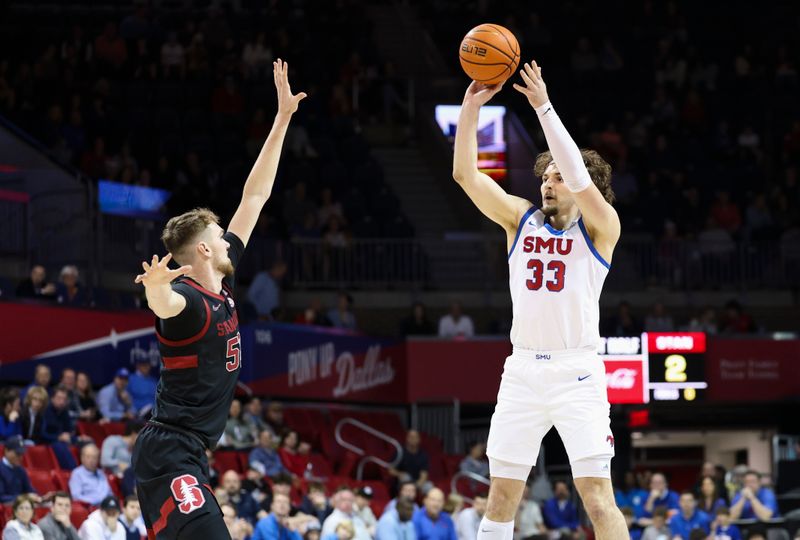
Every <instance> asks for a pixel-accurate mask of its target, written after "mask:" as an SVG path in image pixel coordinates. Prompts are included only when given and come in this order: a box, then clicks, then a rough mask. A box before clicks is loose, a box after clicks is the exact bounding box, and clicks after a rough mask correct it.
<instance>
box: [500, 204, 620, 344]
mask: <svg viewBox="0 0 800 540" xmlns="http://www.w3.org/2000/svg"><path fill="white" fill-rule="evenodd" d="M609 268H610V265H609V264H608V262H606V261H605V260H603V258H602V257H601V256H600V255H599V254H598V253H597V250H596V249H595V248H594V245H593V244H592V240H591V238H590V237H589V233H588V232H587V231H586V226H585V225H584V223H583V219H582V218H578V219H577V220H575V221H574V222H572V223H571V224H570V225H569V226H567V227H566V228H565V229H563V230H558V229H555V228H553V227H552V226H550V224H549V223H547V221H546V218H545V216H544V214H543V213H542V212H541V210H538V209H537V208H536V207H532V208H531V209H530V210H528V212H527V213H526V214H525V215H524V216H523V218H522V220H521V221H520V224H519V226H518V228H517V233H516V237H515V239H514V242H513V244H512V246H511V250H510V252H509V255H508V274H509V285H510V289H511V299H512V302H513V309H514V320H513V323H512V327H511V342H512V343H513V344H514V346H516V347H523V348H530V349H536V350H561V349H592V348H596V347H597V343H599V341H600V333H599V332H600V331H599V324H600V321H599V320H598V317H599V314H598V312H599V310H598V308H597V304H598V302H599V300H600V292H601V291H602V289H603V282H604V281H605V278H606V275H608V270H609Z"/></svg>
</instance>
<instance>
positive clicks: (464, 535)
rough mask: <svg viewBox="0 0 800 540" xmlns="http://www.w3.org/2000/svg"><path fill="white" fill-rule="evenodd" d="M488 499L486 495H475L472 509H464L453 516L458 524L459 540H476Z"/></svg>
mask: <svg viewBox="0 0 800 540" xmlns="http://www.w3.org/2000/svg"><path fill="white" fill-rule="evenodd" d="M486 502H487V497H486V494H485V493H479V494H477V495H475V498H474V499H473V500H472V506H471V507H470V508H464V509H463V510H462V511H461V512H459V513H458V515H456V516H453V517H454V519H455V522H456V534H457V535H458V540H476V539H477V538H478V527H480V524H481V520H482V519H483V514H485V513H486Z"/></svg>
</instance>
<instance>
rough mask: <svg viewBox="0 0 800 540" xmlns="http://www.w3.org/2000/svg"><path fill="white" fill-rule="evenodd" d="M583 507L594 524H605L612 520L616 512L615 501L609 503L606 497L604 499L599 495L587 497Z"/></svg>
mask: <svg viewBox="0 0 800 540" xmlns="http://www.w3.org/2000/svg"><path fill="white" fill-rule="evenodd" d="M583 505H584V508H586V513H587V514H589V519H591V520H592V523H604V522H605V521H606V520H608V519H610V516H611V515H612V513H613V512H614V511H615V510H616V506H615V505H614V503H613V501H611V502H609V501H608V500H607V499H606V497H602V496H600V495H599V494H593V495H591V496H589V497H585V498H584V500H583Z"/></svg>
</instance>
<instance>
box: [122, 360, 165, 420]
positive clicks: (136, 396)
mask: <svg viewBox="0 0 800 540" xmlns="http://www.w3.org/2000/svg"><path fill="white" fill-rule="evenodd" d="M152 368H153V366H152V365H151V364H150V359H149V358H147V357H138V358H137V360H136V371H134V372H133V373H132V374H131V376H130V378H129V379H128V393H129V394H130V396H131V401H132V402H133V411H134V413H135V414H136V416H139V417H144V416H146V415H148V414H149V413H150V409H152V408H153V405H155V403H156V386H157V385H158V381H157V380H156V378H155V377H153V376H152V375H150V370H151V369H152Z"/></svg>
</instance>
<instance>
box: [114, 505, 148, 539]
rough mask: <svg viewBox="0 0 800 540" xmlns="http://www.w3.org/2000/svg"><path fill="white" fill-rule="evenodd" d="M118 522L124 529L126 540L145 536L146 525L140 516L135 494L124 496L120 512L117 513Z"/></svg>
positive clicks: (140, 511)
mask: <svg viewBox="0 0 800 540" xmlns="http://www.w3.org/2000/svg"><path fill="white" fill-rule="evenodd" d="M119 523H120V525H122V527H123V529H125V538H126V540H140V539H141V538H145V537H146V536H147V527H146V526H145V524H144V519H143V518H142V509H141V507H140V506H139V499H138V498H137V497H136V495H128V496H127V497H125V500H124V501H123V505H122V512H120V514H119Z"/></svg>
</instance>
